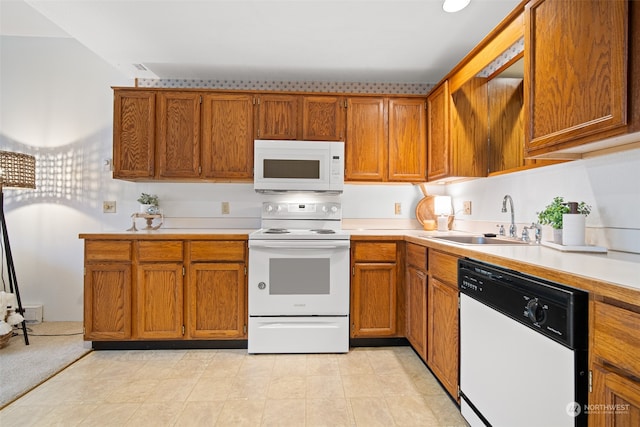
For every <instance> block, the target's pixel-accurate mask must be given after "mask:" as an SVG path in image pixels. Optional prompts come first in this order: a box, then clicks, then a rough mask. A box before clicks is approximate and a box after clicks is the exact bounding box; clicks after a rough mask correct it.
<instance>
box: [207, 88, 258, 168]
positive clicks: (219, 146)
mask: <svg viewBox="0 0 640 427" xmlns="http://www.w3.org/2000/svg"><path fill="white" fill-rule="evenodd" d="M202 102H203V106H202V116H203V118H202V123H203V129H202V177H204V178H218V179H233V180H251V179H252V178H253V96H252V95H248V94H213V93H209V94H206V95H204V96H203V101H202Z"/></svg>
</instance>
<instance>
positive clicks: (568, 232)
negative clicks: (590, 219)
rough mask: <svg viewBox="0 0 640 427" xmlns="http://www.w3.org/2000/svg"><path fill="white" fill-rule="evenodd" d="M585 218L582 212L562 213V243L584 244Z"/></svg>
mask: <svg viewBox="0 0 640 427" xmlns="http://www.w3.org/2000/svg"><path fill="white" fill-rule="evenodd" d="M584 220H585V217H584V215H582V214H563V215H562V244H563V245H564V246H584Z"/></svg>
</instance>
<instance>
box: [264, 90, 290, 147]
mask: <svg viewBox="0 0 640 427" xmlns="http://www.w3.org/2000/svg"><path fill="white" fill-rule="evenodd" d="M299 98H300V97H299V96H296V95H270V94H261V95H257V96H256V98H255V99H256V105H257V110H258V112H257V117H258V119H257V130H256V138H257V139H298V103H299Z"/></svg>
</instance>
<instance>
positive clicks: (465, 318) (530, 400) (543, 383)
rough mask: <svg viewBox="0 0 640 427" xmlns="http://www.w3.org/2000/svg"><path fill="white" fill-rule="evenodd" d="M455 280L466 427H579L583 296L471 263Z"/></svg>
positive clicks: (584, 388)
mask: <svg viewBox="0 0 640 427" xmlns="http://www.w3.org/2000/svg"><path fill="white" fill-rule="evenodd" d="M458 274H459V276H458V285H459V289H460V410H461V412H462V415H463V417H464V418H465V419H466V420H467V422H468V423H469V424H470V425H471V426H472V427H478V426H482V427H483V426H493V427H502V426H504V427H511V426H522V427H527V426H531V427H539V426H554V427H562V426H566V427H575V426H586V424H587V415H586V412H585V405H586V403H587V395H588V374H587V372H588V366H587V329H588V321H587V316H588V314H587V305H588V296H587V294H586V293H585V292H582V291H579V290H576V289H572V288H569V287H566V286H564V285H560V284H557V283H551V282H548V281H545V280H542V279H539V278H535V277H531V276H525V275H523V274H521V273H517V272H514V271H511V270H507V269H502V268H498V267H496V266H492V265H488V264H485V263H480V262H476V261H473V260H460V261H459V273H458Z"/></svg>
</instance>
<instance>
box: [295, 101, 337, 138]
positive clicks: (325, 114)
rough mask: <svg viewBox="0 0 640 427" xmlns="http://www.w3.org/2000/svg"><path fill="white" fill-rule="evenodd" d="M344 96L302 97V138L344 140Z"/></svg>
mask: <svg viewBox="0 0 640 427" xmlns="http://www.w3.org/2000/svg"><path fill="white" fill-rule="evenodd" d="M344 116H345V108H344V98H342V97H339V96H305V97H303V98H302V139H305V140H309V141H344V118H345V117H344Z"/></svg>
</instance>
